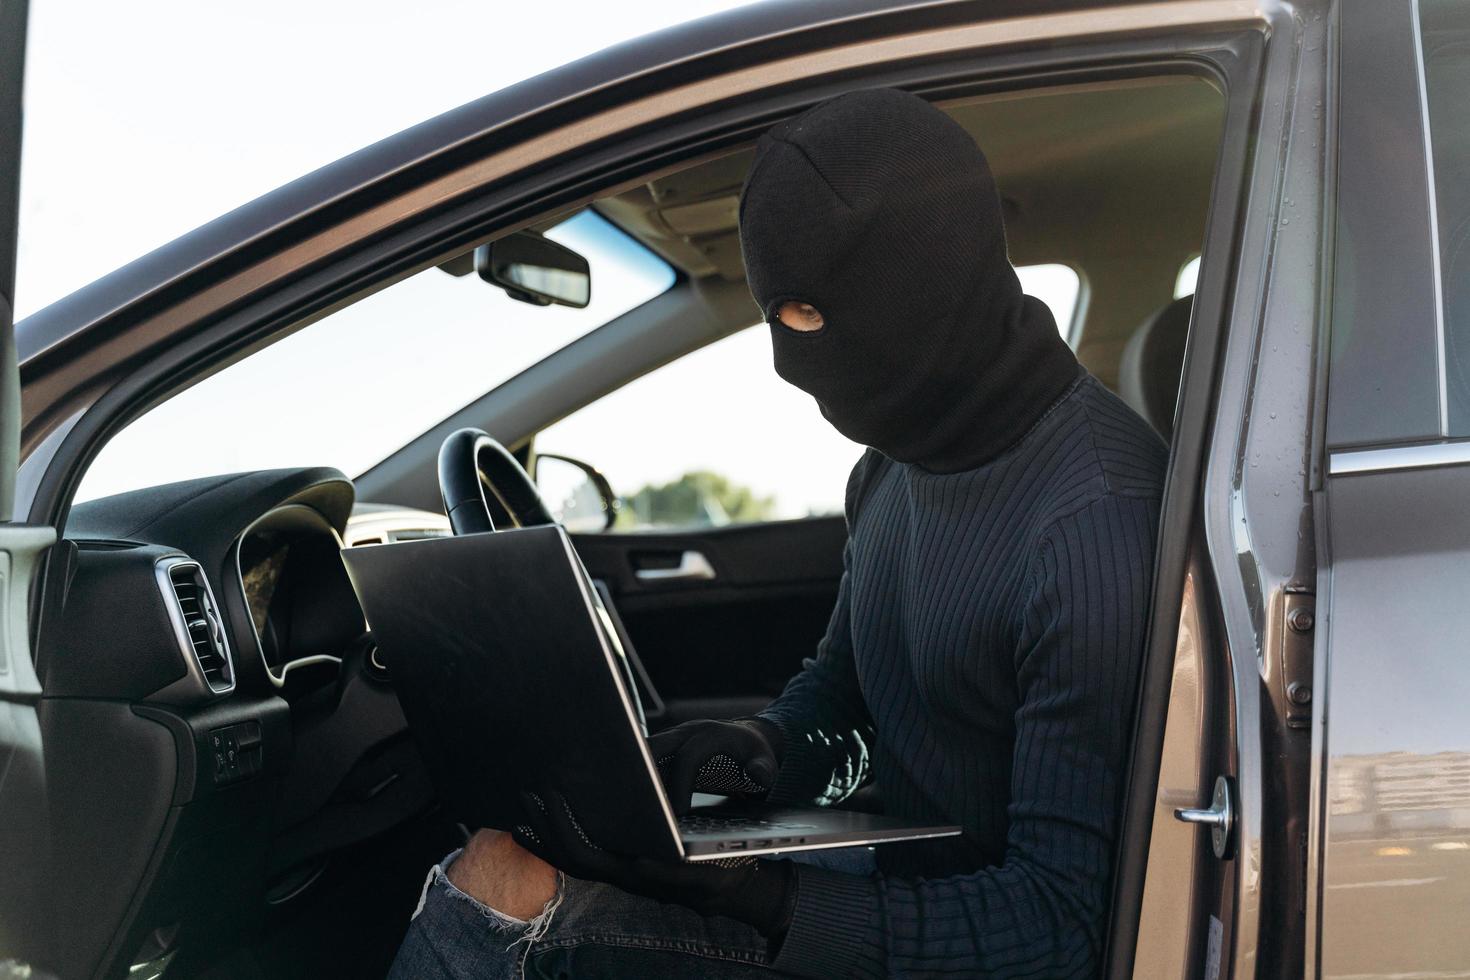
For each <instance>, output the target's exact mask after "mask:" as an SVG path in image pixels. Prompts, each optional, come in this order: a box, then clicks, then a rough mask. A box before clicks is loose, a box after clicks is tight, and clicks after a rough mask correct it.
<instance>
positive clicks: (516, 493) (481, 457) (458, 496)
mask: <svg viewBox="0 0 1470 980" xmlns="http://www.w3.org/2000/svg"><path fill="white" fill-rule="evenodd" d="M439 493H440V495H441V496H442V497H443V498H444V513H445V514H446V515H448V517H449V526H450V527H451V528H452V529H453V530H454V533H455V534H457V535H458V534H479V533H481V532H483V531H494V530H495V529H496V526H497V525H499V526H500V527H502V528H504V527H531V526H533V525H536V524H555V523H556V520H555V519H554V518H553V517H552V516H551V511H549V510H547V509H546V503H545V502H544V501H543V500H542V499H541V494H540V492H539V491H538V490H537V489H536V484H535V482H534V481H532V479H531V476H530V474H529V473H527V472H526V469H525V467H523V466H522V465H521V464H520V461H519V460H517V459H516V458H515V457H514V456H512V455H511V454H510V451H509V450H507V449H506V448H505V447H504V446H502V445H501V444H500V443H498V442H496V441H495V440H494V439H492V438H490V436H489V435H488V434H487V433H485V432H483V431H481V430H480V429H460V430H459V431H458V432H456V433H454V434H453V435H451V436H450V437H449V438H448V439H445V440H444V444H443V445H442V446H440V447H439Z"/></svg>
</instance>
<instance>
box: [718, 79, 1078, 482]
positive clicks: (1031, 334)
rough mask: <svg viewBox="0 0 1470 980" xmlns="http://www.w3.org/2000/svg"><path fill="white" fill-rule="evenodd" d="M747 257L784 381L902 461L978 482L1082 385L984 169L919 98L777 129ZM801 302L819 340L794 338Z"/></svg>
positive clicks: (894, 96)
mask: <svg viewBox="0 0 1470 980" xmlns="http://www.w3.org/2000/svg"><path fill="white" fill-rule="evenodd" d="M740 245H741V250H742V252H743V253H744V256H745V270H746V277H747V281H748V282H749V285H750V291H751V293H752V294H753V295H754V296H755V300H756V302H757V303H759V304H760V307H761V310H762V311H763V312H764V314H765V317H766V319H767V320H768V321H770V323H771V334H772V343H773V346H774V348H775V360H776V372H777V373H778V374H780V375H781V377H783V378H785V379H786V380H787V381H789V382H790V383H791V384H793V385H795V386H796V387H798V388H801V389H802V390H803V391H806V392H807V393H809V394H811V395H812V396H814V397H815V398H816V400H817V404H818V405H819V406H820V407H821V409H822V414H823V415H825V416H826V417H827V419H828V421H830V422H831V423H832V424H833V425H834V426H835V427H836V428H837V430H838V431H839V432H841V433H842V434H843V435H845V436H847V437H848V438H849V439H852V440H853V441H855V442H860V443H863V444H864V445H867V446H871V447H873V448H874V449H877V450H878V451H879V452H881V453H883V454H884V455H886V456H889V457H891V458H893V459H895V460H898V461H899V462H904V463H917V464H919V465H921V466H923V467H924V468H925V469H928V470H932V471H935V472H941V473H953V472H958V471H960V470H967V469H973V468H974V467H977V466H980V465H982V464H984V463H986V462H988V461H990V460H992V459H994V458H995V457H996V456H997V455H999V454H1000V453H1002V452H1004V451H1005V450H1006V449H1007V448H1009V447H1010V446H1012V445H1014V444H1015V443H1016V442H1017V441H1018V440H1019V439H1020V438H1021V437H1022V436H1023V435H1024V434H1025V433H1026V431H1027V430H1028V429H1029V428H1030V427H1031V426H1032V425H1034V424H1035V423H1036V421H1037V420H1038V419H1039V418H1041V416H1042V415H1043V414H1044V413H1045V412H1046V409H1047V408H1048V407H1049V406H1050V405H1051V404H1052V403H1053V402H1055V401H1056V399H1057V398H1058V397H1059V396H1060V395H1061V394H1062V392H1063V391H1065V390H1066V389H1067V387H1068V386H1069V385H1071V384H1072V382H1073V381H1075V380H1076V378H1077V377H1078V373H1079V371H1080V368H1079V367H1078V365H1077V361H1076V359H1075V358H1074V357H1073V356H1072V352H1071V350H1070V349H1069V348H1068V347H1067V345H1066V344H1065V343H1064V342H1063V341H1062V339H1061V338H1060V336H1058V334H1057V328H1056V323H1055V321H1054V320H1053V319H1052V316H1051V312H1050V311H1049V310H1048V309H1047V307H1046V306H1045V305H1044V304H1043V303H1041V302H1040V301H1039V300H1036V299H1033V298H1032V297H1030V296H1026V295H1024V294H1023V293H1022V292H1021V284H1020V282H1019V281H1018V280H1017V279H1016V273H1015V270H1014V269H1012V268H1011V264H1010V261H1009V259H1008V258H1007V257H1006V241H1005V230H1004V228H1003V227H1002V224H1001V205H1000V196H999V194H998V193H997V192H996V189H995V182H994V179H993V178H992V177H991V175H990V166H989V164H987V163H986V161H985V155H984V154H983V153H981V152H980V148H979V147H978V146H976V145H975V141H974V140H972V139H971V138H970V136H969V134H968V133H966V132H965V131H964V129H962V128H961V127H960V125H959V124H958V123H956V122H955V121H954V120H952V119H950V118H949V117H948V116H946V115H945V114H944V113H943V112H941V111H939V110H938V109H936V108H934V107H933V106H931V105H929V103H927V102H925V101H924V100H923V99H920V98H919V97H917V96H914V95H909V94H907V93H904V92H899V91H895V90H892V89H874V90H869V91H862V92H853V93H850V94H847V95H842V96H839V97H837V98H835V99H831V100H829V101H827V102H823V103H821V104H820V105H817V106H815V107H814V108H812V109H810V110H808V111H807V112H805V113H803V114H802V115H800V116H797V117H796V118H795V119H792V120H790V121H789V122H785V123H782V124H780V125H777V126H774V127H772V128H771V129H770V130H769V131H768V132H767V133H766V134H765V135H763V136H762V137H761V139H760V142H759V144H757V146H756V153H755V163H754V164H753V165H752V166H751V170H750V175H749V176H748V177H747V178H746V182H745V187H744V189H743V190H742V191H741V195H740ZM788 301H797V302H801V303H810V304H811V305H812V306H814V307H816V309H817V310H818V311H819V312H820V313H821V314H822V317H823V320H824V325H823V326H822V328H821V329H820V330H817V331H814V332H810V333H801V332H799V331H796V330H793V329H791V328H790V327H787V326H785V325H784V324H782V323H781V321H780V318H779V317H778V316H777V311H778V310H779V309H780V307H781V305H782V304H783V303H785V302H788Z"/></svg>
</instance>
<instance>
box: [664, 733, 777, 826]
mask: <svg viewBox="0 0 1470 980" xmlns="http://www.w3.org/2000/svg"><path fill="white" fill-rule="evenodd" d="M648 751H649V753H650V754H652V756H653V761H654V763H655V764H656V765H657V766H658V771H659V775H660V776H661V777H662V778H663V781H664V788H665V789H666V790H668V794H669V803H670V805H671V806H672V807H673V808H674V812H675V813H677V814H681V815H682V814H684V813H687V812H688V811H689V800H690V797H691V796H693V794H694V793H696V792H700V793H722V794H724V795H727V796H740V797H745V798H749V799H760V798H762V797H764V796H765V795H766V793H767V792H769V791H770V788H771V786H772V785H773V784H774V783H775V782H776V771H777V770H778V769H780V768H781V730H780V729H779V728H777V727H776V726H775V725H774V724H772V723H771V722H769V721H766V719H764V718H736V719H735V720H733V721H686V722H685V723H684V724H682V725H678V726H676V727H674V728H670V729H669V730H668V731H666V732H659V733H658V734H657V735H654V736H652V737H651V738H649V740H648Z"/></svg>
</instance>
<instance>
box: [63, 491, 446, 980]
mask: <svg viewBox="0 0 1470 980" xmlns="http://www.w3.org/2000/svg"><path fill="white" fill-rule="evenodd" d="M448 533H449V526H448V522H447V521H446V519H445V518H444V516H443V515H442V514H432V513H426V512H422V511H416V510H408V509H403V508H395V507H373V506H358V505H357V504H356V501H355V491H354V488H353V485H352V483H351V482H350V481H349V480H348V479H347V478H346V477H345V476H344V475H343V474H341V473H340V472H338V471H336V470H332V469H327V468H303V469H287V470H269V471H260V472H253V473H242V474H234V475H231V476H224V477H215V478H208V479H204V480H193V481H189V482H187V483H179V484H170V485H166V486H161V487H152V488H148V489H146V490H142V491H136V492H133V493H127V494H121V495H117V496H114V497H108V498H102V499H99V500H94V501H88V502H85V503H81V504H77V505H76V506H75V507H74V508H73V510H72V513H71V516H70V518H69V520H68V522H67V529H66V537H65V539H64V540H63V541H62V542H61V543H60V545H58V547H57V548H56V549H55V550H54V552H53V561H52V567H51V570H50V572H49V573H48V575H47V577H46V580H45V583H44V587H43V588H44V591H43V599H42V617H43V621H44V620H45V619H46V618H48V617H51V618H53V622H58V623H59V626H60V628H59V629H51V630H44V631H43V633H42V636H43V643H42V645H41V647H40V648H38V650H37V651H36V665H37V671H38V673H39V674H40V675H41V680H42V684H43V686H44V689H45V690H46V691H47V698H48V700H47V702H46V705H47V707H46V710H45V711H44V712H42V714H43V717H44V721H43V725H44V726H45V728H46V731H45V739H46V744H47V746H48V755H53V759H54V761H55V762H56V766H55V772H56V774H57V775H56V779H55V780H54V783H53V786H52V791H53V794H54V796H53V802H54V803H56V805H57V810H56V812H57V814H58V816H57V818H56V820H55V821H54V826H53V828H52V830H53V845H55V853H56V854H57V871H58V875H59V878H60V880H71V881H90V880H95V878H96V876H95V875H91V874H89V873H88V869H90V868H96V867H99V866H105V867H108V868H110V869H115V871H116V873H115V874H109V875H108V876H106V878H107V880H108V882H109V883H112V882H115V883H116V886H115V887H97V888H92V889H86V890H82V893H81V894H77V895H74V896H72V897H71V898H69V899H68V900H67V901H66V902H63V903H58V904H59V907H58V908H57V909H56V910H55V915H54V918H55V920H56V928H57V929H58V930H62V933H61V934H66V935H68V936H69V938H70V939H71V940H72V941H71V942H69V952H68V955H70V956H73V957H74V960H73V961H72V962H69V963H66V964H62V966H63V967H64V968H65V972H64V974H63V975H67V976H70V975H94V974H102V975H122V974H126V973H127V972H128V971H129V969H130V968H132V967H133V966H134V965H135V964H137V963H139V962H144V961H146V960H147V958H148V957H149V956H150V955H152V954H151V951H152V946H150V943H151V944H153V945H154V946H156V945H158V944H159V943H160V941H161V940H160V938H159V937H167V945H169V946H171V947H173V948H176V949H178V950H182V951H184V952H183V953H182V954H181V955H184V956H187V951H188V950H189V949H191V948H208V947H213V948H219V947H220V946H221V944H228V943H229V942H231V941H232V939H233V938H234V937H238V936H240V935H243V934H244V933H245V932H246V931H248V930H249V929H251V928H253V927H255V926H257V925H258V924H259V920H260V916H261V915H263V914H264V913H263V912H261V911H259V910H268V909H275V908H280V907H283V906H286V905H289V903H291V902H292V901H295V900H296V897H297V896H298V895H301V894H302V893H304V892H305V891H307V887H308V886H309V885H311V883H312V882H313V881H315V880H316V878H317V877H318V876H320V875H321V874H322V870H323V868H324V867H325V866H326V864H327V862H328V861H330V860H331V857H332V855H333V854H334V853H339V852H341V850H342V849H343V848H348V847H351V846H352V845H354V844H355V843H357V842H360V841H365V840H368V839H370V838H373V837H374V836H375V835H378V834H381V833H383V832H384V831H385V830H387V829H389V828H392V827H395V826H400V825H402V824H404V822H406V821H408V820H410V819H412V818H414V817H415V815H417V814H421V813H423V812H425V811H426V810H427V809H428V808H430V807H431V806H432V805H433V800H434V795H433V791H432V787H431V785H430V782H429V779H428V776H427V773H426V771H425V770H424V767H423V763H422V761H421V759H420V758H419V756H418V754H417V750H416V748H415V746H414V744H413V741H412V739H411V738H410V737H409V735H408V730H407V724H406V722H405V720H404V717H403V714H402V711H401V709H400V708H399V706H398V701H397V697H396V696H395V694H394V692H393V689H392V685H391V678H389V677H388V676H387V674H386V672H385V671H384V670H383V669H382V667H381V665H380V664H379V663H378V662H377V660H376V657H375V648H374V647H373V644H372V638H371V633H370V632H369V630H368V625H367V623H366V621H365V619H364V617H363V613H362V610H361V608H360V607H359V605H358V603H357V599H356V596H355V594H354V593H353V591H352V587H351V583H350V582H349V580H348V578H347V574H346V570H345V568H344V566H343V563H342V560H341V554H340V552H341V549H342V548H344V547H353V546H357V547H367V546H371V545H372V544H374V543H385V542H389V541H395V540H404V539H409V538H416V537H432V536H440V535H447V534H448ZM48 637H54V638H55V639H54V640H53V641H52V643H53V646H52V647H47V646H46V644H45V642H44V639H45V638H48ZM52 746H56V747H58V748H57V750H56V752H55V753H54V754H53V753H51V751H50V747H52ZM109 812H126V813H128V815H129V816H128V819H127V820H118V821H112V822H109V824H108V831H107V833H105V834H99V833H97V824H96V816H97V815H98V814H106V813H109ZM242 910H252V911H250V912H249V913H248V914H247V913H246V912H245V911H242ZM140 958H141V959H140ZM188 969H189V967H188V964H187V963H184V964H182V965H178V964H176V965H175V966H174V967H172V968H171V969H170V971H169V972H170V974H171V975H172V974H174V973H175V972H183V973H187V972H188Z"/></svg>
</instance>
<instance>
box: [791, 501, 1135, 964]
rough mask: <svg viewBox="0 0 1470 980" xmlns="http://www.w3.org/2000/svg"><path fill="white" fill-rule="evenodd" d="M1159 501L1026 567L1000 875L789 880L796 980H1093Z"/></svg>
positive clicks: (1054, 532)
mask: <svg viewBox="0 0 1470 980" xmlns="http://www.w3.org/2000/svg"><path fill="white" fill-rule="evenodd" d="M1157 510H1158V504H1157V501H1156V500H1152V499H1146V498H1138V497H1126V496H1117V495H1109V496H1105V497H1102V498H1099V499H1097V500H1094V501H1093V502H1092V503H1090V504H1088V505H1086V506H1084V507H1083V508H1082V509H1080V510H1078V511H1075V512H1073V513H1072V514H1069V515H1067V516H1065V517H1063V518H1061V519H1059V520H1058V521H1056V522H1055V523H1054V524H1053V525H1052V526H1051V527H1050V528H1049V530H1048V532H1047V533H1046V534H1045V535H1044V536H1043V538H1042V540H1041V542H1040V544H1039V546H1038V548H1037V552H1036V554H1035V556H1034V558H1033V560H1032V562H1031V572H1030V580H1029V583H1028V587H1027V589H1026V590H1025V592H1024V595H1023V601H1022V604H1021V606H1020V608H1019V609H1018V613H1017V621H1016V635H1017V639H1018V642H1017V646H1016V650H1015V653H1014V665H1015V670H1016V680H1017V690H1018V692H1019V697H1020V703H1019V707H1018V709H1017V711H1016V715H1015V726H1016V735H1015V750H1014V755H1013V761H1014V765H1013V772H1012V778H1011V799H1010V805H1009V807H1008V809H1007V815H1008V817H1009V830H1008V836H1007V844H1006V853H1005V859H1004V861H1003V862H1002V863H1001V864H1000V865H998V866H992V867H988V868H985V869H983V870H980V871H976V872H973V873H969V874H963V875H954V876H951V877H948V878H940V879H920V880H902V879H897V878H893V877H888V876H884V875H881V874H878V875H874V876H872V877H869V878H860V877H856V876H851V875H844V874H839V873H836V872H832V871H827V870H823V869H818V868H810V867H802V868H800V869H798V878H797V900H796V905H795V911H794V913H793V916H792V922H791V927H790V930H789V931H788V932H787V934H786V938H785V940H784V942H783V944H782V946H781V949H780V953H779V955H778V957H777V959H776V961H775V966H776V967H777V968H779V969H782V970H785V971H788V972H791V973H796V974H799V975H805V976H861V977H882V976H886V975H889V974H901V975H903V976H915V977H918V976H933V975H939V974H945V975H949V976H958V975H966V976H974V975H983V976H986V977H1040V976H1045V977H1089V976H1093V975H1095V974H1096V972H1097V970H1098V968H1099V966H1100V957H1101V950H1102V945H1103V936H1104V932H1105V930H1106V922H1105V918H1106V914H1107V904H1108V896H1109V892H1110V884H1111V875H1112V869H1111V863H1112V855H1113V843H1114V840H1115V839H1116V834H1117V824H1118V808H1119V806H1120V793H1121V787H1122V784H1123V776H1124V771H1125V764H1126V752H1127V747H1128V740H1129V733H1130V731H1131V723H1132V713H1133V704H1134V694H1135V685H1136V682H1137V675H1138V667H1139V663H1140V659H1141V655H1142V651H1143V644H1144V631H1145V624H1146V622H1147V614H1148V603H1149V597H1150V592H1151V578H1152V569H1153V551H1154V537H1155V533H1156V516H1157Z"/></svg>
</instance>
